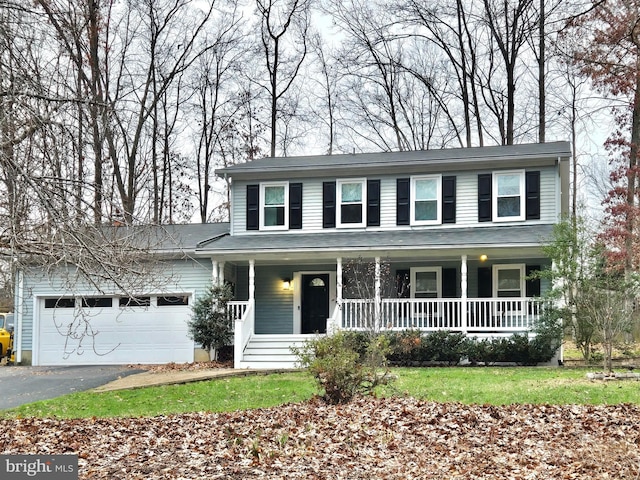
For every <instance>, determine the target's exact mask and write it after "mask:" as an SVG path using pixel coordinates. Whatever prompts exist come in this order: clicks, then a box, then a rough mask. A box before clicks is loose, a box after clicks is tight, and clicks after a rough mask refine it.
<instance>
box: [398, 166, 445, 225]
mask: <svg viewBox="0 0 640 480" xmlns="http://www.w3.org/2000/svg"><path fill="white" fill-rule="evenodd" d="M441 223H442V224H444V223H456V177H455V176H454V175H453V176H452V175H450V176H441V175H425V176H420V177H411V178H398V179H396V224H397V225H436V224H441Z"/></svg>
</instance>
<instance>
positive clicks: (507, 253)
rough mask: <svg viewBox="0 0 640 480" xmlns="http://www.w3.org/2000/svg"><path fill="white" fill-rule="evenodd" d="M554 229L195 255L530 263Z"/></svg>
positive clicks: (288, 243)
mask: <svg viewBox="0 0 640 480" xmlns="http://www.w3.org/2000/svg"><path fill="white" fill-rule="evenodd" d="M552 230H553V225H519V226H513V225H512V226H507V225H505V226H490V227H478V228H447V229H445V228H443V229H429V230H396V231H377V232H375V231H373V232H372V231H367V232H330V233H300V232H294V233H281V234H249V235H236V236H233V237H231V236H225V237H221V238H219V239H217V240H214V241H211V242H208V243H206V244H204V245H201V246H200V247H199V248H198V250H197V254H199V255H203V256H204V255H206V256H215V257H219V258H223V259H225V260H229V261H243V260H244V261H248V259H249V258H253V259H256V260H263V261H269V262H274V263H281V262H282V261H301V260H304V261H305V263H313V262H316V263H320V262H324V261H326V260H335V258H336V257H339V256H342V257H354V256H363V257H374V256H381V257H384V258H389V259H410V258H415V257H416V256H420V257H421V258H424V259H428V258H434V259H435V258H437V259H442V260H445V259H459V258H460V256H461V255H468V256H469V259H470V260H471V259H473V257H474V256H480V255H481V254H486V255H488V256H489V257H490V258H534V257H540V256H541V255H542V252H541V246H542V245H543V244H544V243H546V241H547V240H546V239H549V238H550V236H551V233H552Z"/></svg>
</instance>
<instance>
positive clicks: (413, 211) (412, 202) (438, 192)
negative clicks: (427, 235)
mask: <svg viewBox="0 0 640 480" xmlns="http://www.w3.org/2000/svg"><path fill="white" fill-rule="evenodd" d="M420 180H436V198H435V201H436V219H435V220H416V201H417V200H416V193H417V191H418V189H417V188H416V183H417V182H418V181H420ZM409 205H410V212H409V217H410V224H411V225H440V224H442V175H420V176H415V177H411V189H410V199H409Z"/></svg>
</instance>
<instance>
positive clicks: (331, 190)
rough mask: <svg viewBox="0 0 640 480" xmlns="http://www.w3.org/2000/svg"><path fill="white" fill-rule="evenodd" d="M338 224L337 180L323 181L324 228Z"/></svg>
mask: <svg viewBox="0 0 640 480" xmlns="http://www.w3.org/2000/svg"><path fill="white" fill-rule="evenodd" d="M335 226H336V182H323V183H322V228H334V227H335Z"/></svg>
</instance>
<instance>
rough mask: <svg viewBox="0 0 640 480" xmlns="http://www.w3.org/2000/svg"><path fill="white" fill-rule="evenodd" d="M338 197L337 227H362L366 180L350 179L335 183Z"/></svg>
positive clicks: (363, 223)
mask: <svg viewBox="0 0 640 480" xmlns="http://www.w3.org/2000/svg"><path fill="white" fill-rule="evenodd" d="M336 187H337V197H338V212H337V217H338V218H337V222H336V224H337V226H338V227H364V226H365V219H364V199H365V192H366V180H365V179H363V178H360V179H350V180H338V181H337V182H336Z"/></svg>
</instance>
